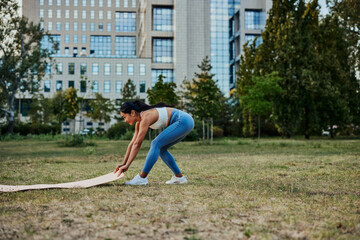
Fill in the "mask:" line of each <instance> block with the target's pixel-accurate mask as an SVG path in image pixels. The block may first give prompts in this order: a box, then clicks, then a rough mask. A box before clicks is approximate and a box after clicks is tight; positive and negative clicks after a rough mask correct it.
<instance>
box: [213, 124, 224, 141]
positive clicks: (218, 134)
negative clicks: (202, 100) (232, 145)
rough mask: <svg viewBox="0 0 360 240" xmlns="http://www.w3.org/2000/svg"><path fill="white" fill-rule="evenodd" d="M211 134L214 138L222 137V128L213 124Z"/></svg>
mask: <svg viewBox="0 0 360 240" xmlns="http://www.w3.org/2000/svg"><path fill="white" fill-rule="evenodd" d="M213 134H214V135H213V136H214V138H220V137H223V136H224V130H222V129H221V128H219V127H217V126H214V129H213Z"/></svg>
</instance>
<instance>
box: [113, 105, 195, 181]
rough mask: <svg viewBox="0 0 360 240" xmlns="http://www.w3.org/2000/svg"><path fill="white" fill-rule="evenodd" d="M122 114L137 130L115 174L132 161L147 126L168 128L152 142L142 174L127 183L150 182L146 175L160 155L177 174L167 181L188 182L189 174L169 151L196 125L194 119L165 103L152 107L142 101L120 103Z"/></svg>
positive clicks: (123, 169) (123, 170)
mask: <svg viewBox="0 0 360 240" xmlns="http://www.w3.org/2000/svg"><path fill="white" fill-rule="evenodd" d="M120 114H121V116H122V117H123V118H124V120H125V121H126V122H127V123H129V124H130V125H133V124H134V123H135V133H134V136H133V138H132V140H131V142H130V144H129V146H128V148H127V151H126V154H125V157H124V160H123V162H122V164H121V165H118V166H117V167H116V169H115V173H116V172H117V171H119V173H118V176H119V175H120V174H121V173H122V172H125V171H126V170H128V168H129V167H130V164H131V163H132V161H133V160H134V159H135V157H136V155H137V153H138V152H139V149H140V147H141V144H142V142H143V141H144V138H145V135H146V133H147V131H148V129H149V128H152V129H159V128H165V129H164V130H163V131H162V132H161V133H160V134H159V135H158V136H157V137H156V138H155V139H154V140H153V141H152V142H151V147H150V150H149V153H148V155H147V157H146V160H145V164H144V167H143V169H142V171H141V173H140V174H138V175H136V176H135V177H134V178H133V179H132V180H131V181H128V182H125V184H127V185H147V184H148V180H147V175H148V174H149V172H150V170H151V168H152V167H153V166H154V164H155V162H156V161H157V159H158V157H159V156H160V157H161V158H162V160H163V161H164V162H165V164H166V165H167V166H168V167H169V168H170V169H171V171H172V172H173V173H174V175H175V176H173V177H172V178H171V180H169V181H167V182H166V184H183V183H187V179H186V176H183V175H182V173H181V171H180V169H179V167H178V166H177V164H176V162H175V159H174V157H173V156H172V155H171V154H170V153H169V152H168V148H169V147H171V146H173V145H174V144H176V143H178V142H180V141H181V140H182V139H184V138H185V136H186V135H187V134H189V132H190V131H191V130H192V129H193V128H194V120H193V118H192V117H191V116H190V115H189V114H187V113H185V112H183V111H180V110H178V109H175V108H171V107H169V106H167V105H165V103H158V104H155V105H153V106H150V105H147V104H145V103H143V102H141V101H134V102H125V103H124V104H123V105H122V106H121V109H120Z"/></svg>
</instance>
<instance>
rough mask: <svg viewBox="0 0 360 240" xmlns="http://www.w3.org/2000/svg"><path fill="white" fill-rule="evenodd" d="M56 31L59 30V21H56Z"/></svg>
mask: <svg viewBox="0 0 360 240" xmlns="http://www.w3.org/2000/svg"><path fill="white" fill-rule="evenodd" d="M56 31H61V22H57V23H56Z"/></svg>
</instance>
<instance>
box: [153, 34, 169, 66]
mask: <svg viewBox="0 0 360 240" xmlns="http://www.w3.org/2000/svg"><path fill="white" fill-rule="evenodd" d="M173 56H174V55H173V40H172V39H167V38H154V39H153V62H154V63H172V62H173Z"/></svg>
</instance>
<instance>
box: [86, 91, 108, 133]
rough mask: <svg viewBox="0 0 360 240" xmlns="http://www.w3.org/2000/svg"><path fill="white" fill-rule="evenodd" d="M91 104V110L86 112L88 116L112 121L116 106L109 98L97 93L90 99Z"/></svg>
mask: <svg viewBox="0 0 360 240" xmlns="http://www.w3.org/2000/svg"><path fill="white" fill-rule="evenodd" d="M89 106H90V111H89V112H88V113H87V114H86V115H87V116H88V117H90V118H91V119H93V120H95V121H97V120H98V121H100V122H102V121H105V122H110V120H111V113H112V112H113V111H114V106H113V105H112V103H111V101H110V100H109V99H106V98H104V97H103V96H102V95H101V94H100V93H96V94H95V99H93V100H90V101H89ZM100 133H102V130H100Z"/></svg>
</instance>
